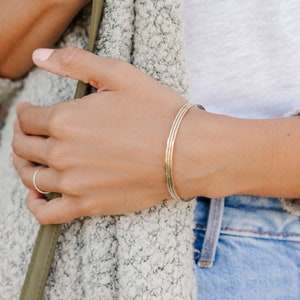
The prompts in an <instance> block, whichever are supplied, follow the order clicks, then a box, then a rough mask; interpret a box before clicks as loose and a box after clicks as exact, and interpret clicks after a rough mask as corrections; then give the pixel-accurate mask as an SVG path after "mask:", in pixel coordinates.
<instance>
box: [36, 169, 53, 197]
mask: <svg viewBox="0 0 300 300" xmlns="http://www.w3.org/2000/svg"><path fill="white" fill-rule="evenodd" d="M41 170H42V168H37V169H36V170H35V172H34V174H33V177H32V184H33V186H34V188H35V190H36V191H37V192H39V193H40V194H43V195H47V194H49V193H50V192H46V191H43V190H41V189H40V188H39V187H38V185H37V183H36V177H37V175H38V173H39V172H40V171H41Z"/></svg>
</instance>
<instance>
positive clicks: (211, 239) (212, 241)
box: [199, 199, 224, 267]
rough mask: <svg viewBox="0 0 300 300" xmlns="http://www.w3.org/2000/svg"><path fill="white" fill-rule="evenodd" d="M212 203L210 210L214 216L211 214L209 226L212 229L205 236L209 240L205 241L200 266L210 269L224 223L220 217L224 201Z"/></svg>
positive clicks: (217, 200) (213, 200)
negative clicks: (221, 226)
mask: <svg viewBox="0 0 300 300" xmlns="http://www.w3.org/2000/svg"><path fill="white" fill-rule="evenodd" d="M223 201H224V200H223ZM211 202H212V203H211V207H210V209H212V215H211V214H210V213H209V220H208V224H210V225H211V228H209V230H208V231H206V233H205V235H208V236H207V239H204V244H203V247H202V250H201V256H200V260H199V265H200V266H202V267H209V266H211V264H212V260H213V257H214V251H215V250H216V243H218V235H219V233H220V223H221V221H222V214H221V215H220V212H221V205H222V199H212V200H211ZM207 227H210V226H207Z"/></svg>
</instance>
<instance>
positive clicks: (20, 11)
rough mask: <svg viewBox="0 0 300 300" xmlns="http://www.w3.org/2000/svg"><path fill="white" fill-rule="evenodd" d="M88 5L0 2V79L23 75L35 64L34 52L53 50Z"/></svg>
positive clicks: (82, 2)
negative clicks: (79, 12)
mask: <svg viewBox="0 0 300 300" xmlns="http://www.w3.org/2000/svg"><path fill="white" fill-rule="evenodd" d="M87 2H88V1H87V0H76V1H75V0H74V1H62V0H50V1H38V0H24V1H18V0H10V1H6V0H0V7H1V9H0V19H1V35H0V44H1V48H0V76H1V77H5V78H11V79H17V78H20V77H22V76H24V75H25V74H26V73H27V72H28V71H29V69H30V68H31V67H32V65H33V63H32V59H31V55H32V52H33V50H34V49H36V48H39V47H51V46H52V45H53V44H54V43H55V41H56V40H57V39H58V38H59V37H60V36H61V34H62V33H63V32H64V30H65V29H66V28H67V26H68V24H69V23H70V22H71V21H72V19H73V18H74V16H75V15H76V14H77V13H78V11H79V10H80V9H81V8H82V7H83V6H84V5H85V4H86V3H87Z"/></svg>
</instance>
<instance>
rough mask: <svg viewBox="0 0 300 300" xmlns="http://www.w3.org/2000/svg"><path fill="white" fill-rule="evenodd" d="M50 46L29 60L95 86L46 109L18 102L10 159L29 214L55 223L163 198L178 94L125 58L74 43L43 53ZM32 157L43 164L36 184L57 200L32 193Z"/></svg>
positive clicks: (125, 210) (137, 207) (179, 100)
mask: <svg viewBox="0 0 300 300" xmlns="http://www.w3.org/2000/svg"><path fill="white" fill-rule="evenodd" d="M50 52H51V51H50ZM50 52H49V50H38V51H36V52H35V53H34V55H33V58H34V61H35V63H36V64H37V65H38V66H39V67H41V68H44V69H46V70H48V71H50V72H53V73H56V74H58V75H61V76H68V77H71V78H74V79H78V80H82V81H84V82H88V83H90V84H91V85H92V86H94V87H95V88H97V89H98V92H97V93H94V94H90V95H88V96H86V97H84V98H82V99H77V100H74V101H67V102H63V103H59V104H56V105H53V106H50V107H36V106H32V105H30V104H28V103H22V104H20V105H19V106H18V108H17V115H18V119H17V121H16V122H15V137H14V140H13V149H14V153H15V155H14V156H13V157H14V158H13V161H14V164H15V167H16V169H17V171H18V173H19V174H20V176H21V179H22V181H23V182H24V184H25V185H26V186H27V187H28V188H29V189H30V190H31V191H30V192H29V195H28V198H27V205H28V208H29V209H30V210H31V212H32V213H33V214H34V215H35V216H36V217H37V219H38V220H39V221H40V222H41V223H61V222H65V221H68V220H70V219H73V218H76V217H80V216H86V215H114V214H121V213H129V212H133V211H139V210H142V209H145V208H149V207H151V206H153V205H155V204H158V203H160V202H161V201H162V200H164V199H166V198H169V195H168V192H167V189H166V184H165V179H164V153H165V147H166V140H167V137H168V134H169V130H170V126H171V124H172V121H173V119H174V117H175V115H176V113H177V111H178V109H179V108H180V107H181V106H182V105H183V104H184V103H185V100H184V99H183V98H182V97H181V96H180V95H179V94H177V93H175V92H173V91H172V90H170V89H167V88H165V87H163V86H162V85H160V84H159V83H157V82H156V81H155V80H153V79H152V78H150V77H148V76H147V75H145V74H143V73H142V72H140V71H139V70H137V69H136V68H135V67H133V66H131V65H130V64H128V63H126V62H123V61H119V60H113V59H107V58H101V57H97V56H96V55H94V54H91V53H89V52H86V51H83V50H80V49H77V48H66V49H63V50H55V51H54V52H53V53H52V54H51V56H50V58H48V59H46V57H47V56H48V55H49V54H50ZM41 59H44V60H41ZM32 162H35V163H39V164H43V165H47V166H48V168H44V167H43V168H42V170H41V171H40V172H39V173H38V176H37V179H36V181H37V185H38V187H39V188H40V189H41V190H44V191H54V192H59V193H61V194H62V198H57V199H54V200H51V201H50V202H46V201H45V199H44V198H43V197H42V195H41V194H39V193H37V192H36V191H34V187H33V183H32V178H33V174H34V172H35V170H36V169H37V166H36V164H34V163H32Z"/></svg>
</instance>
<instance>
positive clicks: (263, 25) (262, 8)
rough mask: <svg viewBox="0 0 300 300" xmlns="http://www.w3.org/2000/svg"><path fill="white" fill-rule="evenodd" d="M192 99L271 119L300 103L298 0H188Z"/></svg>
mask: <svg viewBox="0 0 300 300" xmlns="http://www.w3.org/2000/svg"><path fill="white" fill-rule="evenodd" d="M184 20H185V34H186V55H187V65H188V70H189V74H190V87H191V96H192V101H194V102H196V103H200V104H202V105H203V106H204V107H205V108H206V109H207V110H208V111H211V112H215V113H220V114H227V115H231V116H236V117H242V118H269V117H277V116H282V115H284V114H286V113H287V112H289V111H291V110H293V109H294V108H295V107H300V1H299V0H270V1H262V0H248V1H242V0H185V9H184Z"/></svg>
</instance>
